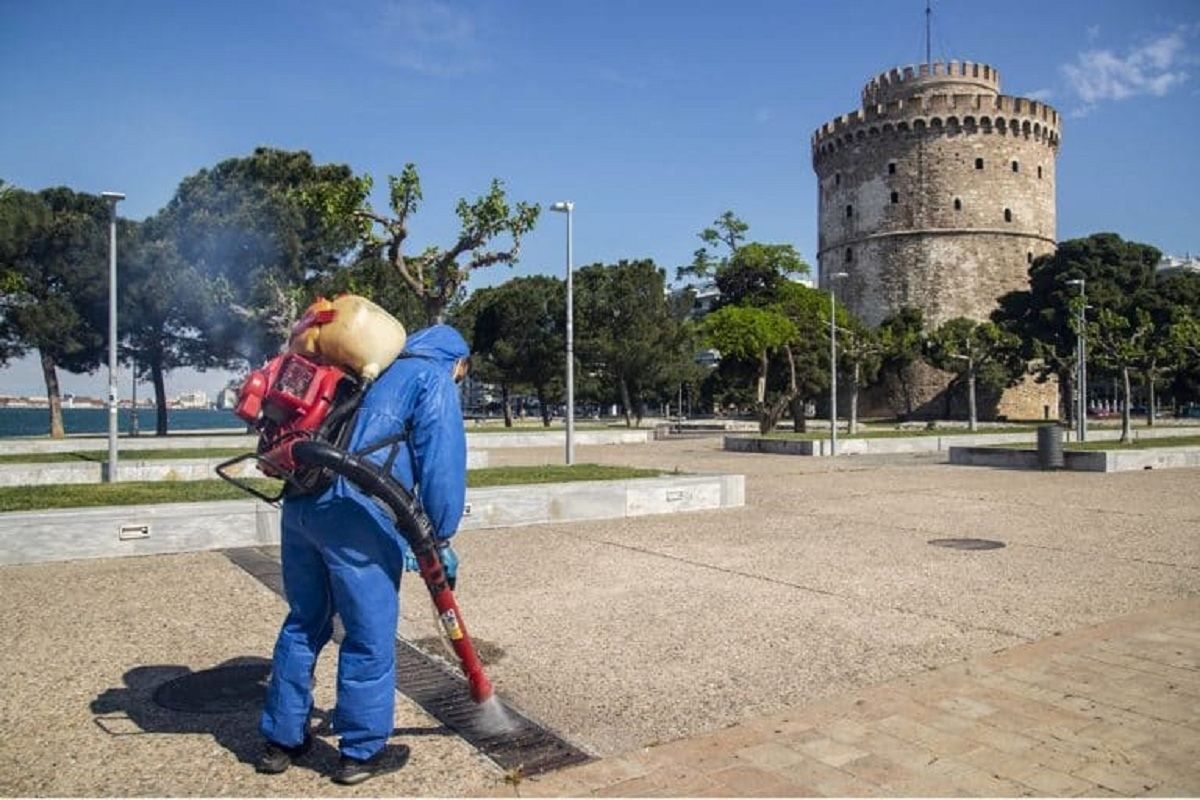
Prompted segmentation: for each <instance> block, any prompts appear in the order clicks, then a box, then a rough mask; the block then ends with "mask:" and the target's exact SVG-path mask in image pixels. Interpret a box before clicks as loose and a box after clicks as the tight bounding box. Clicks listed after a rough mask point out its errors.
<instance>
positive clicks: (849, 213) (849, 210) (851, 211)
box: [846, 206, 854, 219]
mask: <svg viewBox="0 0 1200 800" xmlns="http://www.w3.org/2000/svg"><path fill="white" fill-rule="evenodd" d="M853 216H854V206H846V219H850V218H851V217H853Z"/></svg>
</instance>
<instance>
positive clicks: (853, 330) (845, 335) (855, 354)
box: [838, 307, 884, 436]
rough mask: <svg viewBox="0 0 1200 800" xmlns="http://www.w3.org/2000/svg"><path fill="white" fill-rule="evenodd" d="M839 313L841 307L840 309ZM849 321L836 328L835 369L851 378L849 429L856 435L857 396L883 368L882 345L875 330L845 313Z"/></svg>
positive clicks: (872, 381)
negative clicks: (836, 359) (836, 355)
mask: <svg viewBox="0 0 1200 800" xmlns="http://www.w3.org/2000/svg"><path fill="white" fill-rule="evenodd" d="M838 310H839V311H840V310H841V308H840V307H839V309H838ZM847 316H848V318H849V322H848V324H847V325H845V326H844V327H842V326H839V327H838V366H839V367H844V368H845V369H846V371H847V372H848V373H849V376H850V429H849V433H850V435H851V436H853V435H854V434H856V433H858V396H859V393H860V392H861V391H862V389H863V388H864V387H866V386H869V385H870V384H872V383H874V381H875V379H876V377H878V375H879V370H880V368H881V367H882V366H883V349H884V347H883V343H882V341H881V340H880V336H879V333H878V331H876V330H875V329H873V328H870V327H868V326H866V325H864V324H863V323H862V321H861V320H859V319H858V318H857V317H853V316H850V315H849V314H847Z"/></svg>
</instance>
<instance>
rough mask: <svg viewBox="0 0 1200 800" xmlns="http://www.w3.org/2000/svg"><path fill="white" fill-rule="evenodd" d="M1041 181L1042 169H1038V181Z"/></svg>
mask: <svg viewBox="0 0 1200 800" xmlns="http://www.w3.org/2000/svg"><path fill="white" fill-rule="evenodd" d="M1041 179H1042V168H1041V167H1038V180H1039V181H1040V180H1041Z"/></svg>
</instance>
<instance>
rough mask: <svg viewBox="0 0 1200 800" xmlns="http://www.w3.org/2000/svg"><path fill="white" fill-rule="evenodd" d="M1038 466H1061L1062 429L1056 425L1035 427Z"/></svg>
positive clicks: (1057, 467) (1058, 467)
mask: <svg viewBox="0 0 1200 800" xmlns="http://www.w3.org/2000/svg"><path fill="white" fill-rule="evenodd" d="M1037 457H1038V466H1039V467H1041V468H1042V469H1062V468H1063V439H1062V430H1061V429H1059V427H1058V425H1039V426H1038V429H1037Z"/></svg>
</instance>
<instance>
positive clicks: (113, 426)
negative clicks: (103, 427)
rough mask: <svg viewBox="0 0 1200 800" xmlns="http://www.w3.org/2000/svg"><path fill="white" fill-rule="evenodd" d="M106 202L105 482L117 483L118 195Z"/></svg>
mask: <svg viewBox="0 0 1200 800" xmlns="http://www.w3.org/2000/svg"><path fill="white" fill-rule="evenodd" d="M100 196H101V197H103V198H104V199H105V200H107V201H108V210H109V215H108V472H107V473H106V474H105V480H106V481H107V482H108V483H115V482H116V480H117V203H119V202H121V201H122V200H124V199H125V195H123V194H121V193H120V192H102V193H101V195H100Z"/></svg>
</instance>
